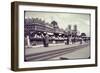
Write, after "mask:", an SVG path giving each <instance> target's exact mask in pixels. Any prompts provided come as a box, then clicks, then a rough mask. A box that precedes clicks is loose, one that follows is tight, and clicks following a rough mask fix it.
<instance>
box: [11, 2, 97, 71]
mask: <svg viewBox="0 0 100 73" xmlns="http://www.w3.org/2000/svg"><path fill="white" fill-rule="evenodd" d="M31 19H32V20H31ZM53 20H55V21H53ZM49 21H50V22H51V21H53V22H51V23H50V22H49ZM31 22H32V23H31ZM33 22H36V23H33ZM68 22H69V23H71V24H74V23H75V24H76V25H75V26H74V25H72V26H74V28H75V30H74V29H73V30H70V29H71V26H70V25H67V24H69V23H68ZM53 23H54V24H59V27H62V28H63V30H62V29H60V28H59V27H58V26H57V27H55V28H56V29H54V28H52V26H51V28H52V29H49V28H47V27H46V25H50V24H53ZM80 23H81V24H80ZM82 23H83V24H84V25H83V24H82ZM29 24H32V25H33V24H34V25H37V24H42V25H43V24H45V27H44V28H43V27H42V26H41V27H37V26H34V28H33V26H31V25H29ZM65 24H66V25H65ZM78 24H79V25H78ZM85 24H86V25H85ZM67 26H68V30H67V32H65V30H64V29H65V28H64V27H67ZM77 26H80V27H77ZM82 27H85V28H82ZM46 28H47V29H46ZM78 28H79V29H80V30H79V29H78ZM33 29H34V30H33ZM53 30H55V31H53ZM76 30H79V34H78V32H77V35H76V34H75V35H72V34H74V33H73V32H74V31H76ZM34 31H36V32H34ZM62 31H63V33H62ZM68 31H69V32H71V34H70V35H69V33H68ZM60 32H61V33H60ZM64 32H65V33H66V34H65V33H64ZM81 32H85V33H81ZM28 33H29V34H28ZM31 33H33V35H38V34H40V35H41V33H43V35H46V34H47V33H48V34H49V33H53V35H52V36H57V37H55V39H59V38H60V39H59V40H58V41H56V40H54V38H53V37H51V36H50V35H51V34H50V35H49V44H48V43H46V42H43V41H48V39H47V40H45V39H46V38H47V37H45V36H43V37H44V40H42V47H37V46H36V45H38V44H40V40H38V41H39V42H36V41H37V40H36V39H37V38H35V40H34V39H32V40H33V41H32V40H31V38H30V37H29V36H26V35H27V34H28V35H30V36H31ZM45 33H46V34H45ZM57 33H59V34H57ZM33 35H32V37H33ZM60 35H61V36H60ZM82 35H84V36H82ZM58 36H59V38H58ZM34 37H35V36H34ZM69 37H70V38H71V39H70V38H69ZM40 38H41V37H40ZM50 38H51V39H53V40H50ZM67 38H68V39H67ZM73 38H75V41H72V39H73ZM62 39H63V41H62ZM85 39H86V41H85ZM66 40H67V41H66ZM80 40H81V41H80ZM31 41H32V42H31ZM34 41H35V46H34ZM59 41H60V44H61V42H63V43H64V45H65V44H66V43H67V46H69V45H70V46H71V47H68V48H70V49H71V48H72V50H74V49H75V48H76V49H77V48H78V47H79V46H80V47H81V48H84V46H86V45H87V43H88V46H89V48H88V49H89V51H88V52H87V55H85V57H84V54H86V53H85V52H84V53H83V54H82V55H81V54H80V53H82V52H83V51H80V52H78V51H77V52H76V53H77V54H78V55H76V54H75V52H74V51H73V52H72V51H70V50H69V51H70V52H71V54H69V55H67V57H68V58H67V57H66V56H65V55H64V54H62V53H61V51H62V52H63V53H65V54H66V53H67V51H68V50H67V51H65V49H63V50H59V51H58V48H59V47H60V46H61V45H60V46H59V45H56V47H57V46H58V47H57V49H56V50H52V49H54V48H51V47H50V44H51V43H50V42H52V44H53V45H55V42H56V43H57V42H59ZM68 41H69V42H68ZM70 41H71V42H70ZM30 42H31V47H30ZM77 42H78V46H76V47H75V45H74V46H73V43H77ZM25 43H27V46H26V44H25ZM43 43H44V46H43ZM79 43H80V44H82V45H80V44H79ZM84 43H85V44H84ZM48 45H49V47H48ZM34 47H35V48H34ZM36 47H37V48H36ZM53 47H54V46H53ZM61 47H65V46H61ZM44 48H45V49H44ZM34 49H36V50H34ZM37 49H38V50H37ZM42 49H44V50H45V51H43V50H42ZM47 49H48V51H46V50H47ZM79 49H80V48H79ZM86 51H87V50H86ZM55 52H56V53H55ZM70 52H69V53H70ZM27 54H29V55H27ZM59 54H60V55H59ZM73 54H74V55H76V56H75V57H73V56H74V55H73ZM62 55H63V56H62ZM79 55H80V57H79ZM70 56H71V57H70ZM54 57H56V58H54ZM58 57H59V58H58ZM51 58H52V59H51ZM78 58H79V59H78ZM81 58H82V59H81ZM92 66H97V6H85V5H69V4H53V3H35V2H19V1H15V2H12V3H11V70H13V71H28V70H47V69H61V68H77V67H92Z"/></svg>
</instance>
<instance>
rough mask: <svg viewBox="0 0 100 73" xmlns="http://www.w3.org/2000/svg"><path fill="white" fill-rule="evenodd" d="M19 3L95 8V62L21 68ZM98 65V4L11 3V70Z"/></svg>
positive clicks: (25, 3) (20, 3) (24, 3)
mask: <svg viewBox="0 0 100 73" xmlns="http://www.w3.org/2000/svg"><path fill="white" fill-rule="evenodd" d="M19 5H28V6H29V5H31V6H34V5H35V6H50V7H62V8H66V7H68V8H82V9H94V10H95V64H84V65H70V66H68V65H65V66H52V67H35V68H19V67H18V66H19V62H18V61H19V57H18V55H19V52H18V51H19V48H18V46H19V45H18V44H19V43H18V42H19V40H18V39H19V37H18V36H19V33H18V30H19V25H18V23H19V20H18V18H19V17H18V16H19V14H18V12H19V7H18V6H19ZM92 66H97V6H85V5H69V4H51V3H35V2H19V1H15V2H12V3H11V70H13V71H28V70H47V69H61V68H76V67H92Z"/></svg>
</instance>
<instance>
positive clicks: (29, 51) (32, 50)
mask: <svg viewBox="0 0 100 73" xmlns="http://www.w3.org/2000/svg"><path fill="white" fill-rule="evenodd" d="M85 44H87V43H83V44H79V43H75V44H70V45H65V44H64V43H62V44H49V47H43V46H41V45H40V46H37V47H31V48H25V55H30V54H34V53H40V52H47V51H52V50H59V49H64V48H70V47H75V46H78V45H85Z"/></svg>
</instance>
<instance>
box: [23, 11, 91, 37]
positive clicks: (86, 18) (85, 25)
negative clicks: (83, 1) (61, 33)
mask: <svg viewBox="0 0 100 73" xmlns="http://www.w3.org/2000/svg"><path fill="white" fill-rule="evenodd" d="M32 17H33V18H40V19H42V20H45V22H48V23H51V22H52V21H53V20H55V21H56V22H57V23H58V26H59V28H63V29H66V28H67V27H68V25H69V24H70V25H72V29H73V25H75V24H76V25H77V28H78V31H80V32H84V33H86V35H87V36H89V35H90V14H76V13H56V12H34V11H26V12H25V18H32Z"/></svg>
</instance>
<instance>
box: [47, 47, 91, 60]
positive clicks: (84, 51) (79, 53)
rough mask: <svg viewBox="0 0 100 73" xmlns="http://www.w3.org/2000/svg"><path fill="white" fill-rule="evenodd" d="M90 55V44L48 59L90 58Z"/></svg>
mask: <svg viewBox="0 0 100 73" xmlns="http://www.w3.org/2000/svg"><path fill="white" fill-rule="evenodd" d="M89 56H90V46H89V45H88V46H87V47H84V48H81V49H78V50H76V51H73V52H71V53H67V54H64V55H61V56H59V57H55V58H52V59H48V60H61V59H73V60H74V59H87V58H89Z"/></svg>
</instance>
